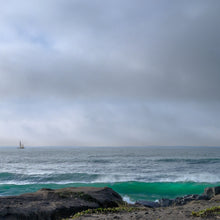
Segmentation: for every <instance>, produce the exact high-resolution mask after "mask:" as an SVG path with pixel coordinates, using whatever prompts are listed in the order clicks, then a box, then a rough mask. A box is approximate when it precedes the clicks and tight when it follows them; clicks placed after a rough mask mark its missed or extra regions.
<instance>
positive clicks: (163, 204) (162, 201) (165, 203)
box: [159, 198, 173, 207]
mask: <svg viewBox="0 0 220 220" xmlns="http://www.w3.org/2000/svg"><path fill="white" fill-rule="evenodd" d="M159 204H160V206H161V207H168V206H171V205H172V204H173V200H172V199H164V198H162V199H160V200H159Z"/></svg>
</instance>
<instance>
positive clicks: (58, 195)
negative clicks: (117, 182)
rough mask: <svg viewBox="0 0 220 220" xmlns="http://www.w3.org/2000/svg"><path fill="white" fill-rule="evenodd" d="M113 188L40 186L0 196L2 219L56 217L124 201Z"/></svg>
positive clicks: (46, 219) (53, 219) (52, 218)
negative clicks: (23, 192) (39, 188)
mask: <svg viewBox="0 0 220 220" xmlns="http://www.w3.org/2000/svg"><path fill="white" fill-rule="evenodd" d="M122 204H123V201H122V198H121V196H120V195H119V194H118V193H116V192H114V191H113V190H112V189H111V188H107V187H104V188H93V187H71V188H63V189H57V190H52V189H41V190H39V191H37V192H35V193H27V194H23V195H20V196H7V197H0V220H18V219H19V220H57V219H62V218H66V217H69V216H71V215H73V214H75V213H77V212H80V211H83V210H87V209H95V208H106V207H117V206H119V205H122Z"/></svg>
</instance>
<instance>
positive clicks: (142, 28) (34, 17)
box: [0, 0, 220, 145]
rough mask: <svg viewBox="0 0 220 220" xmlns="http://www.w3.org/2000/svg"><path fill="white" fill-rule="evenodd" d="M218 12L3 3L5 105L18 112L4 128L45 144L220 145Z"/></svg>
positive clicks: (183, 4) (175, 4)
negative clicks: (19, 130) (17, 130)
mask: <svg viewBox="0 0 220 220" xmlns="http://www.w3.org/2000/svg"><path fill="white" fill-rule="evenodd" d="M219 9H220V2H219V1H217V0H216V1H212V2H209V1H193V2H192V1H172V0H170V1H168V2H167V1H166V2H164V1H159V2H157V3H156V2H155V1H151V0H149V1H144V0H140V1H138V2H134V1H131V0H126V1H125V0H120V1H118V0H117V1H116V0H113V1H101V0H95V1H88V0H80V1H79V0H75V1H61V0H55V1H52V0H47V1H38V2H36V1H28V2H25V1H19V4H18V3H17V2H16V1H13V0H11V1H7V2H4V3H1V9H0V33H1V34H0V99H1V100H2V109H3V110H4V112H7V111H9V110H11V108H12V109H14V108H15V110H13V115H14V117H12V118H14V119H13V120H12V119H10V120H7V118H8V117H9V115H7V114H6V113H4V114H3V113H2V117H1V118H0V121H1V122H2V125H3V124H4V126H6V127H8V129H9V130H11V128H12V127H16V129H19V126H21V127H22V129H21V130H22V132H21V134H19V135H15V134H14V138H15V139H17V138H19V137H18V136H25V138H26V139H27V140H30V142H32V141H33V140H34V141H35V143H37V141H36V139H37V140H40V141H39V143H37V144H44V143H45V144H50V143H51V144H55V145H56V143H65V144H68V145H71V144H72V145H75V144H76V145H77V144H79V145H96V144H98V145H117V144H118V145H135V144H136V145H169V144H172V145H184V144H185V145H199V144H200V145H201V144H202V143H204V144H205V145H209V144H210V145H218V143H219V138H218V136H217V135H216V133H218V131H219V128H220V123H219V121H218V119H217V118H218V111H217V110H219V99H220V95H219V94H220V89H219V88H220V87H219V82H220V74H219V70H220V64H219V60H220V48H219V45H220V36H219V35H220V31H219V28H218V25H219V22H220V15H219ZM45 103H48V105H45ZM57 103H62V105H63V108H64V109H65V110H64V109H60V108H58V107H56V108H55V110H53V107H52V106H54V105H55V106H56V105H58V104H57ZM88 103H90V104H88ZM91 103H93V105H92V104H91ZM107 104H109V105H110V106H112V107H111V108H110V109H109V107H106V105H107ZM20 105H21V106H25V107H26V109H29V108H30V111H29V112H27V111H28V110H25V109H24V112H25V115H22V113H21V111H19V110H18V109H19V107H18V106H20ZM45 106H46V107H45ZM76 106H77V107H76ZM94 106H96V107H94ZM107 106H108V105H107ZM143 106H147V109H148V110H146V108H145V107H143ZM157 106H158V107H157ZM179 106H181V108H182V109H183V110H180V107H179ZM205 106H210V107H209V108H211V110H210V109H207V108H205ZM17 108H18V109H17ZM40 108H42V109H43V111H42V110H40ZM201 108H204V109H203V110H202V113H201V115H202V116H201V117H198V112H200V111H201ZM76 109H77V113H76V112H75V111H76ZM149 109H151V110H149ZM145 110H146V111H145ZM66 111H68V112H70V115H69V122H68V123H70V125H68V126H67V124H68V123H67V121H68V117H66ZM9 112H10V111H9ZM34 112H41V114H39V115H38V116H36V120H35V119H33V118H32V116H29V114H30V115H32V114H35V113H34ZM45 112H51V113H48V114H49V115H50V117H48V116H47V113H45ZM105 112H106V113H105ZM185 114H187V115H188V116H187V117H186V120H185V121H183V120H182V118H185V117H183V115H185ZM67 115H68V114H67ZM74 115H75V116H74ZM46 116H47V117H46ZM77 117H79V118H81V119H82V120H81V121H78V119H77ZM197 117H198V118H199V119H198V120H197ZM57 118H60V120H61V121H59V120H58V122H59V123H58V122H57V123H54V121H56V119H57ZM116 119H117V122H116V121H115V120H116ZM15 123H17V124H16V125H15ZM71 124H76V125H77V126H76V127H74V126H73V125H71ZM25 127H28V129H26V130H25ZM42 128H44V129H42ZM3 130H4V129H3V128H2V132H3ZM48 130H50V131H48ZM76 130H78V131H77V132H76ZM210 130H211V131H212V133H210ZM31 131H32V133H30V132H31ZM40 131H44V133H45V137H44V135H43V134H42V132H40ZM116 131H117V132H116ZM59 132H61V133H62V135H60V137H62V138H60V139H59V138H58V139H55V140H54V142H53V143H52V142H51V137H53V136H54V134H58V133H59ZM74 132H75V133H77V135H72V133H74ZM78 132H80V133H84V134H85V136H82V135H79V134H78ZM64 133H66V135H64ZM183 133H184V135H183ZM8 134H9V131H7V132H6V131H5V132H3V133H2V136H1V139H0V140H2V143H6V144H7V143H10V144H11V143H12V142H13V141H9V139H10V135H8ZM6 136H8V139H7V138H6V139H7V140H5V137H6ZM34 136H35V137H37V138H34ZM40 136H41V138H40ZM57 136H58V137H59V135H57ZM159 137H160V138H159ZM12 139H13V138H12V137H11V140H12ZM31 140H32V141H31Z"/></svg>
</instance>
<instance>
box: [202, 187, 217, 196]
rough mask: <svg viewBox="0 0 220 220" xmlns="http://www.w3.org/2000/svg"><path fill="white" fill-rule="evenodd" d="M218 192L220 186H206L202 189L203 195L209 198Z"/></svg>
mask: <svg viewBox="0 0 220 220" xmlns="http://www.w3.org/2000/svg"><path fill="white" fill-rule="evenodd" d="M218 194H220V186H216V187H208V188H205V190H204V195H205V196H207V197H208V198H209V199H211V198H212V197H213V196H215V195H218Z"/></svg>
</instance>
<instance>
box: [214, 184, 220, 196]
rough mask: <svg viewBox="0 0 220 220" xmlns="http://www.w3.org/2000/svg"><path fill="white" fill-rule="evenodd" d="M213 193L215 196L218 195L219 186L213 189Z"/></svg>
mask: <svg viewBox="0 0 220 220" xmlns="http://www.w3.org/2000/svg"><path fill="white" fill-rule="evenodd" d="M214 192H215V195H219V194H220V186H216V187H214Z"/></svg>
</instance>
